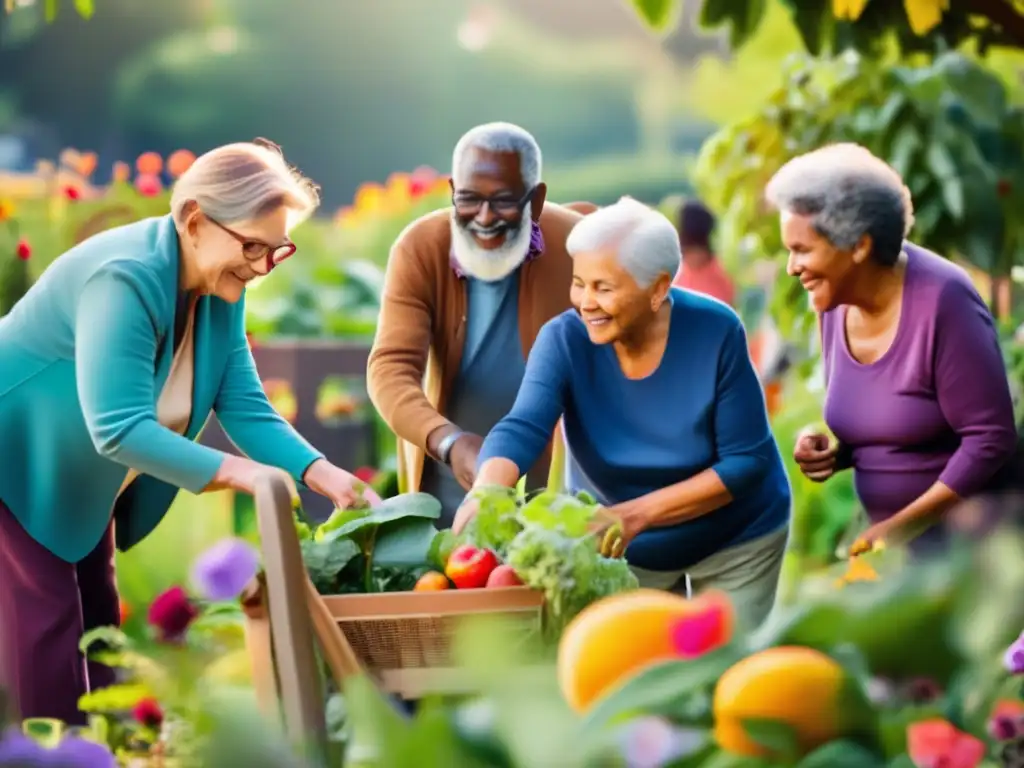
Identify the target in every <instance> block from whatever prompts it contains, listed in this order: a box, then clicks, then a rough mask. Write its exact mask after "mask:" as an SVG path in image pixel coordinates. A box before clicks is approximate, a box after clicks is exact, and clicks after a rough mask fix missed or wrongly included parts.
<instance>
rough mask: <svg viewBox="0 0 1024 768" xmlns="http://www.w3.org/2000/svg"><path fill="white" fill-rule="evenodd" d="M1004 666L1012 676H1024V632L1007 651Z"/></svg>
mask: <svg viewBox="0 0 1024 768" xmlns="http://www.w3.org/2000/svg"><path fill="white" fill-rule="evenodd" d="M1003 665H1004V666H1005V667H1006V670H1007V672H1009V673H1010V674H1011V675H1024V632H1021V633H1020V637H1018V638H1017V639H1016V640H1014V641H1013V643H1011V645H1010V647H1009V648H1007V649H1006V654H1005V655H1004V656H1003Z"/></svg>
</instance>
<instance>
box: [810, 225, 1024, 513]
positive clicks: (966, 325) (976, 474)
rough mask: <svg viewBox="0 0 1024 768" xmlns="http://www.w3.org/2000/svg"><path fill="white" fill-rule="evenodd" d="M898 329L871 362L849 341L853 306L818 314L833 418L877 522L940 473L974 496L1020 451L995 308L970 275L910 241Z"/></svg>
mask: <svg viewBox="0 0 1024 768" xmlns="http://www.w3.org/2000/svg"><path fill="white" fill-rule="evenodd" d="M904 250H905V251H906V254H907V267H906V270H907V271H906V275H905V280H904V286H903V305H902V309H901V312H900V319H899V327H898V328H897V330H896V336H895V338H894V340H893V342H892V345H891V346H890V348H889V350H888V351H887V352H886V353H885V354H884V355H882V357H881V358H879V359H878V360H877V361H875V362H874V363H870V364H863V363H860V362H857V361H856V360H855V359H854V358H853V356H852V355H851V354H850V351H849V347H848V345H847V343H846V332H845V327H846V322H845V321H846V307H845V306H839V307H837V308H835V309H833V310H830V311H828V312H825V313H824V314H823V315H822V327H821V330H822V354H823V357H824V363H825V377H826V382H827V393H826V397H825V421H826V423H827V424H828V426H829V429H831V430H832V432H833V434H835V436H836V438H838V440H839V441H840V443H841V445H842V446H843V452H844V453H845V454H846V455H847V456H848V457H849V460H850V461H851V463H852V466H853V470H854V483H855V486H856V489H857V495H858V496H859V498H860V501H861V504H862V505H863V506H864V508H865V510H866V511H867V512H868V514H869V515H870V516H871V518H872V519H873V520H876V521H877V520H879V519H884V518H886V517H889V516H890V515H892V514H894V513H896V512H898V511H900V510H901V509H903V508H904V507H905V506H907V505H908V504H909V503H911V502H912V501H914V499H916V498H917V497H918V496H920V495H921V494H922V493H924V492H925V491H926V490H928V488H930V487H931V486H932V485H933V484H934V483H935V482H936V481H941V482H942V483H944V484H945V485H947V486H948V487H949V488H950V489H952V490H953V491H954V492H955V493H956V494H957V495H958V496H960V497H962V498H966V497H969V496H973V495H975V494H977V493H980V492H982V491H985V490H987V489H988V487H989V486H990V484H991V483H992V481H993V479H994V478H995V477H996V475H997V473H998V472H999V471H1000V470H1001V469H1002V468H1003V466H1004V465H1005V464H1006V463H1007V462H1008V460H1009V459H1010V457H1011V456H1012V455H1013V453H1014V451H1015V448H1016V443H1017V433H1016V428H1015V425H1014V417H1013V403H1012V401H1011V398H1010V389H1009V383H1008V381H1007V376H1006V369H1005V366H1004V364H1003V358H1002V354H1001V352H1000V349H999V340H998V336H997V333H996V329H995V325H994V323H993V320H992V315H991V313H990V312H989V310H988V307H987V306H986V305H985V302H984V301H983V300H982V299H981V297H980V296H979V295H978V292H977V291H976V290H975V288H974V286H973V285H972V284H971V281H970V278H968V276H967V274H966V272H964V271H963V270H962V269H961V268H960V267H958V266H956V265H955V264H952V263H950V262H949V261H947V260H945V259H943V258H942V257H941V256H938V255H937V254H935V253H932V252H931V251H928V250H925V249H924V248H920V247H917V246H915V245H912V244H909V243H908V244H906V245H905V248H904Z"/></svg>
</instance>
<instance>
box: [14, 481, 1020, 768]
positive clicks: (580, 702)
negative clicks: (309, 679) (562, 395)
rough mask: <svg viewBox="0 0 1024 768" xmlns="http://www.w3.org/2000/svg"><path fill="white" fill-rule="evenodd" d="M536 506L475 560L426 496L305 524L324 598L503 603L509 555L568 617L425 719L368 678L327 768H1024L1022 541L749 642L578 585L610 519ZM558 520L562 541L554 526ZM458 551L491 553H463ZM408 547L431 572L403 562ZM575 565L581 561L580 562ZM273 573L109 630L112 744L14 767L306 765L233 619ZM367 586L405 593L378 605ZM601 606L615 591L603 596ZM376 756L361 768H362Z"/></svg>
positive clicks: (928, 570) (501, 657) (481, 527)
mask: <svg viewBox="0 0 1024 768" xmlns="http://www.w3.org/2000/svg"><path fill="white" fill-rule="evenodd" d="M541 498H542V497H540V496H539V497H537V499H541ZM537 499H533V500H531V501H527V502H525V503H523V502H521V501H517V500H516V499H515V498H514V497H511V496H508V495H504V494H498V493H493V494H488V495H485V496H484V498H483V499H481V501H482V502H483V504H482V511H481V515H480V517H479V522H478V523H476V524H475V525H474V526H473V527H474V530H473V531H470V532H469V534H468V535H467V537H466V540H465V541H462V542H458V541H455V540H454V539H453V538H452V537H451V536H450V534H446V533H444V532H442V533H436V532H435V533H433V534H432V535H429V536H428V535H427V534H428V533H429V532H428V531H427V528H426V526H428V525H430V523H431V520H432V519H433V517H434V514H433V511H432V510H433V505H431V504H429V501H428V500H427V499H423V498H422V497H419V496H415V497H397V498H396V499H395V500H393V501H392V504H391V505H390V506H389V507H387V508H386V509H387V512H384V511H377V512H374V511H372V510H365V509H357V510H347V511H344V512H341V513H339V514H338V515H337V516H336V517H335V519H334V520H333V522H331V523H330V524H326V523H325V524H324V525H323V526H321V527H320V528H319V529H310V530H308V531H307V530H305V529H303V527H302V525H301V524H300V525H299V529H300V531H302V533H303V536H304V538H303V544H302V548H303V550H304V554H305V557H306V558H307V563H308V564H309V570H310V574H311V575H312V576H313V577H314V578H315V579H316V580H317V581H318V582H319V584H320V586H321V588H322V589H323V591H325V592H339V591H343V590H345V591H347V592H348V593H349V595H350V596H351V597H353V598H358V599H363V598H372V597H374V596H382V597H385V598H400V597H401V596H402V595H403V592H402V591H398V592H396V591H394V590H395V589H397V588H403V589H404V590H409V588H410V586H412V590H411V591H405V592H404V594H405V595H412V596H415V595H417V594H420V595H421V596H423V597H425V598H429V597H435V598H436V597H437V596H438V595H441V594H444V595H445V596H448V597H451V598H456V597H458V596H459V595H460V594H464V595H466V596H474V595H486V594H487V592H488V589H487V587H486V586H484V587H482V588H481V587H477V586H476V585H478V584H480V583H481V582H482V583H484V584H486V579H485V578H484V576H483V573H484V572H485V571H489V573H488V577H489V576H490V573H494V572H496V568H497V566H495V562H497V561H498V560H499V559H500V560H505V561H506V562H507V563H509V564H512V566H513V568H512V570H514V571H515V572H516V574H517V576H518V577H522V580H523V581H524V582H526V583H527V584H537V585H539V584H540V581H541V576H540V574H542V573H543V574H546V575H545V576H544V577H543V581H544V584H545V585H546V588H545V597H546V604H547V606H548V607H549V608H550V607H552V606H553V605H554V604H555V603H556V601H559V600H560V601H561V605H562V611H563V612H562V613H561V614H560V616H561V618H562V619H563V621H561V622H556V626H558V630H559V631H557V632H556V633H554V634H555V635H556V636H557V640H558V642H557V659H555V658H553V657H552V655H551V652H550V649H551V646H547V647H545V646H543V645H532V644H525V645H523V644H516V643H514V642H510V636H509V634H508V625H507V624H506V623H504V622H498V623H496V624H493V625H492V624H487V623H485V624H472V625H466V626H464V627H463V628H461V629H460V631H459V635H458V637H457V642H456V645H455V648H454V649H453V651H452V653H453V654H454V655H455V657H456V658H457V659H458V661H459V663H460V665H461V667H462V668H463V669H464V670H466V672H467V673H469V674H470V675H471V676H472V678H473V681H474V688H475V689H476V690H475V692H472V693H471V695H468V696H467V695H464V694H463V695H459V696H455V697H447V698H444V699H431V700H429V701H424V702H421V705H420V707H419V709H418V711H417V713H416V714H415V716H413V717H407V716H403V715H402V714H401V713H400V712H398V711H396V709H395V708H394V707H393V706H392V704H391V703H390V702H389V701H388V699H387V698H386V696H385V695H384V694H383V693H382V691H381V689H380V688H379V687H378V686H377V685H376V684H373V683H372V682H371V678H370V677H368V676H356V677H352V678H349V679H348V680H347V681H346V685H345V696H344V699H342V698H341V697H340V696H338V695H337V694H333V695H332V696H331V698H330V700H329V703H328V706H327V714H328V720H329V721H330V727H329V734H330V736H331V742H330V743H331V744H332V752H331V756H330V758H329V760H328V763H327V764H328V765H337V766H340V765H342V764H343V763H342V760H343V757H342V753H343V752H346V751H347V754H348V760H349V761H348V762H347V763H345V764H346V765H353V764H358V765H366V766H382V767H383V766H404V765H416V766H424V767H425V768H434V767H435V766H436V768H449V767H450V766H452V765H468V766H469V765H471V766H494V767H495V768H498V767H501V768H506V767H507V768H520V767H522V768H532V767H533V766H540V765H552V766H579V767H580V768H584V767H586V768H589V767H590V766H594V768H599V767H602V766H617V765H622V766H637V767H640V766H651V767H652V768H654V767H656V766H666V767H685V766H707V767H708V768H732V767H737V768H741V767H743V766H751V767H753V768H783V766H797V767H798V768H818V767H822V768H911V767H912V766H918V768H925V767H926V766H949V768H992V767H994V766H1016V765H1020V764H1021V761H1020V759H1019V755H1020V752H1021V746H1022V745H1024V635H1021V634H1020V632H1019V628H1020V627H1021V626H1022V625H1024V605H1022V603H1021V601H1020V600H1019V595H1020V594H1021V590H1022V589H1024V538H1022V537H1021V535H1020V533H1019V531H1018V532H999V533H997V534H995V535H993V536H992V537H990V538H989V539H988V540H986V541H985V542H984V543H983V544H981V545H980V546H979V547H978V548H976V549H974V550H973V551H956V552H954V553H953V555H952V556H950V557H947V558H945V559H944V560H943V561H941V562H932V563H924V564H918V565H913V566H911V565H908V564H906V563H905V561H904V557H903V553H901V552H899V551H896V550H885V549H879V550H875V551H871V552H867V553H864V554H862V555H859V556H858V557H856V558H855V559H854V560H852V561H851V562H850V563H848V564H847V565H844V566H842V567H840V568H839V569H838V570H837V571H836V572H834V573H832V572H828V573H824V574H821V575H819V576H818V577H814V578H808V579H806V580H805V581H804V583H803V584H802V585H801V589H800V593H799V601H798V603H797V605H796V607H793V608H790V609H784V610H781V611H779V612H778V613H777V615H775V616H774V617H773V618H772V619H770V620H769V622H768V624H767V625H766V626H764V627H762V628H761V630H760V631H759V632H757V633H755V634H754V635H750V636H745V635H741V634H739V633H737V632H736V631H735V627H734V621H733V615H732V608H731V605H730V603H729V600H728V599H727V598H726V597H724V596H723V595H720V594H715V593H707V594H705V595H703V596H701V597H698V598H697V599H694V600H690V601H687V600H684V599H682V598H679V597H677V596H674V595H669V594H666V593H662V592H653V591H650V590H632V589H626V590H625V591H622V590H621V589H620V588H621V587H622V586H623V584H622V583H621V582H620V583H618V586H617V587H614V588H612V587H609V586H608V583H606V585H605V587H604V588H603V589H602V588H601V587H599V586H597V584H598V583H599V582H598V580H595V579H590V580H589V581H588V582H587V583H586V584H585V585H580V584H578V583H577V582H576V581H575V580H574V579H572V578H571V573H572V572H573V569H574V568H577V569H580V570H577V571H575V573H576V574H577V575H580V574H582V573H584V570H583V566H582V565H581V563H584V562H590V563H591V564H593V563H595V562H600V561H599V560H597V559H596V558H597V555H596V546H594V543H593V541H592V540H591V543H590V548H589V549H587V550H586V554H585V555H584V554H583V552H584V548H583V542H584V541H586V539H587V537H586V536H585V534H581V535H573V534H576V533H578V532H579V531H580V528H576V527H574V526H576V525H577V523H579V524H581V525H582V524H583V521H585V520H588V519H589V517H588V516H587V512H586V510H587V508H588V507H589V505H588V504H587V503H586V502H585V501H578V500H573V499H571V497H558V496H553V495H548V496H546V497H545V498H544V499H543V500H542V501H537ZM559 506H561V509H558V515H559V520H560V522H562V523H564V525H563V526H562V527H559V526H557V525H556V526H555V527H552V526H551V522H552V519H553V517H554V516H555V513H556V509H557V508H558V507H559ZM565 526H568V527H565ZM320 531H323V533H321V532H320ZM417 531H419V533H417ZM413 541H416V542H418V543H417V544H416V545H415V546H413V545H412V544H411V543H410V542H413ZM556 542H558V543H557V544H556ZM458 546H470V547H473V548H474V549H473V550H466V551H465V552H464V555H461V556H455V557H454V558H453V557H451V556H449V557H447V558H445V557H444V555H443V554H442V553H443V552H445V551H447V550H448V549H449V548H451V547H458ZM406 547H408V549H407V550H406V551H408V552H412V551H413V549H415V550H416V551H417V552H420V553H421V554H420V555H419V556H417V557H413V556H412V555H411V554H410V555H408V556H405V557H401V558H397V559H390V558H393V557H395V556H394V555H393V554H389V553H396V552H401V551H402V550H403V549H404V548H406ZM424 547H425V548H426V549H424ZM563 547H571V548H572V549H573V550H575V551H577V556H576V557H575V558H574V557H566V550H564V549H563ZM485 550H489V551H491V552H493V553H494V554H493V556H488V555H486V554H482V553H483V552H484V551H485ZM424 552H425V553H426V554H425V556H426V557H427V558H428V559H430V558H437V560H436V561H434V562H436V565H435V566H434V567H433V568H431V566H430V565H429V564H424V563H423V562H422V561H421V562H420V563H419V565H417V566H415V567H413V566H408V565H405V566H399V565H398V562H399V561H401V562H405V563H409V562H412V561H414V560H419V558H421V557H423V556H424V555H423V554H422V553H424ZM528 552H534V553H535V555H533V556H529V557H527V556H525V555H526V553H528ZM517 553H518V554H517ZM342 555H344V557H342ZM382 555H384V557H382ZM342 560H346V562H345V563H341V561H342ZM442 561H444V562H445V564H446V566H447V567H446V568H444V569H443V570H444V571H445V575H444V576H443V577H442V576H441V573H442V569H441V568H440V563H441V562H442ZM574 562H575V563H576V564H575V565H572V563H574ZM257 567H258V563H257V557H256V553H255V552H254V551H253V550H252V549H251V548H250V547H248V546H246V545H244V544H242V543H241V542H237V541H235V540H228V541H226V542H222V543H221V544H220V545H218V546H217V547H215V548H214V549H212V550H211V551H210V552H208V553H206V554H205V555H204V556H203V557H202V558H200V561H199V562H198V563H197V564H196V566H195V567H194V568H193V578H192V581H193V583H194V586H195V593H191V592H189V591H187V590H185V589H183V588H181V587H176V588H174V589H172V590H170V591H168V592H167V593H165V594H164V595H162V596H161V597H160V598H159V599H158V600H156V601H155V602H154V604H153V605H152V606H151V608H150V610H149V612H148V617H147V618H148V622H149V626H150V628H151V631H152V642H149V643H146V642H143V641H141V640H138V639H136V640H131V639H129V638H127V637H125V636H124V635H123V634H121V633H120V632H118V631H115V630H99V631H96V632H93V633H91V636H90V637H88V638H86V639H85V640H84V641H83V644H84V645H87V646H88V645H96V644H99V643H102V644H103V645H102V650H95V651H94V652H93V656H94V657H95V658H98V659H102V660H104V661H106V662H107V663H111V664H115V665H116V666H119V667H121V668H122V669H123V670H124V674H123V678H122V680H121V681H120V683H119V684H118V685H117V686H115V687H113V688H110V689H106V690H102V691H98V692H95V693H93V694H90V695H89V696H88V697H86V699H84V700H83V706H84V707H85V708H87V709H88V710H90V711H91V712H92V713H93V715H92V722H91V725H90V727H89V728H87V729H77V730H70V731H67V730H64V731H62V729H61V726H60V724H59V723H49V722H39V721H35V722H28V723H26V724H25V725H24V729H23V730H24V732H25V733H26V734H27V737H26V738H21V737H17V736H16V735H14V733H13V732H10V733H9V734H8V735H7V736H6V737H5V738H4V739H3V740H2V741H0V766H5V767H6V766H11V765H12V764H15V763H12V762H11V760H12V759H13V758H12V755H14V754H21V755H25V754H29V753H33V754H36V756H37V757H38V754H39V753H40V750H44V749H45V750H46V752H45V754H46V756H47V757H48V758H50V759H51V762H47V763H46V764H47V765H53V764H58V765H59V764H60V763H59V762H56V763H55V762H53V761H55V760H56V758H57V757H58V756H63V757H66V758H67V759H68V760H69V761H70V762H67V763H66V765H67V766H69V768H72V767H74V766H80V767H81V768H87V767H89V766H107V765H114V763H113V762H112V761H113V760H114V759H115V758H114V757H113V755H114V754H117V755H118V757H119V759H120V760H121V761H122V764H131V763H130V762H129V761H130V760H132V759H140V758H141V757H142V756H143V755H145V756H146V759H147V760H149V761H150V762H149V763H148V764H149V765H157V764H163V765H182V766H184V765H204V766H205V765H208V766H222V765H227V764H228V763H227V762H225V760H226V759H228V756H230V759H231V760H237V759H243V758H244V762H240V763H231V764H245V765H247V766H254V768H261V766H268V768H269V766H276V765H284V764H288V765H303V764H304V763H301V762H300V761H298V758H295V757H292V758H285V755H286V753H287V751H288V748H287V747H286V746H285V744H286V741H285V739H284V737H283V736H282V735H281V733H280V730H279V729H277V728H276V727H275V726H274V725H273V724H272V723H270V722H268V721H267V720H265V719H261V716H260V715H259V713H258V709H257V707H256V704H255V701H254V696H253V693H252V689H251V679H250V674H249V657H248V655H247V654H246V651H245V650H244V648H243V647H242V640H241V627H242V619H241V613H240V611H239V609H238V606H237V604H235V603H234V601H233V600H225V598H228V597H231V596H234V595H237V594H238V593H239V592H240V591H241V590H242V587H243V585H245V584H247V583H250V580H251V577H252V576H253V575H254V573H255V572H256V569H257ZM609 567H610V566H609ZM474 569H475V572H474ZM429 572H433V574H434V575H433V576H432V578H431V579H425V578H424V574H425V573H429ZM441 578H445V579H449V580H450V581H456V582H461V583H462V585H463V589H461V590H460V589H459V588H458V587H457V586H456V587H455V588H453V587H452V584H451V583H444V582H442V581H441ZM416 583H419V584H420V585H421V586H420V590H422V591H421V592H420V593H417V592H416V591H415V584H416ZM428 586H429V587H430V589H428ZM580 586H582V587H583V588H584V590H583V592H578V589H579V587H580ZM626 586H628V585H626ZM438 587H442V589H440V590H438ZM367 589H371V590H381V589H382V590H391V591H390V592H387V591H385V592H384V593H380V592H378V593H376V595H366V594H359V593H365V592H366V591H367ZM506 589H507V588H506ZM596 592H603V593H604V595H605V596H604V597H599V598H597V599H590V597H589V596H592V595H594V594H595V593H596ZM584 593H585V594H586V595H587V596H585V594H584ZM496 594H497V593H496ZM194 595H198V596H199V597H196V596H194ZM330 599H333V600H344V599H345V598H344V597H340V598H339V597H334V598H330ZM556 617H557V615H556ZM551 639H552V640H554V639H556V637H552V638H551ZM96 745H106V746H102V747H98V746H96ZM356 756H359V757H358V759H359V761H361V762H358V763H353V762H352V761H353V759H355V758H356ZM104 760H105V761H106V762H104ZM410 760H411V761H412V762H409V761H410ZM5 761H6V762H5ZM159 761H164V762H162V763H161V762H159ZM171 761H177V762H171ZM286 761H287V762H286ZM29 764H32V763H29ZM19 765H20V764H19Z"/></svg>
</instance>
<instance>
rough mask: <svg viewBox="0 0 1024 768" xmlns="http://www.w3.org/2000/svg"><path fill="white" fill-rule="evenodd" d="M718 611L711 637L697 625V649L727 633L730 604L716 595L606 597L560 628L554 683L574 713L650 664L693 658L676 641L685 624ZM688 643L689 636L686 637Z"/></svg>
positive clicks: (647, 592)
mask: <svg viewBox="0 0 1024 768" xmlns="http://www.w3.org/2000/svg"><path fill="white" fill-rule="evenodd" d="M715 612H719V613H721V616H719V617H717V618H718V621H717V623H716V624H715V626H714V627H713V628H712V632H711V635H708V634H707V632H706V629H707V628H706V627H701V628H700V630H698V631H699V633H700V634H701V637H700V638H699V646H700V648H702V649H703V650H704V651H706V650H711V649H712V648H714V647H717V646H719V645H721V644H723V643H724V642H726V641H728V639H729V637H730V636H731V633H732V606H731V604H730V603H729V600H728V598H727V597H726V596H725V595H724V594H722V593H720V592H708V593H705V594H703V595H701V596H699V597H697V598H696V599H694V600H687V599H686V598H685V597H680V596H679V595H675V594H672V593H671V592H663V591H661V590H655V589H637V590H633V591H631V592H623V593H621V594H618V595H612V596H611V597H606V598H604V599H602V600H598V601H597V602H595V603H592V604H591V605H589V606H587V607H586V608H585V609H583V611H581V612H580V613H579V615H577V616H576V617H575V618H574V619H573V620H572V621H571V622H570V623H569V626H568V627H566V629H565V632H564V633H563V634H562V638H561V641H560V642H559V645H558V682H559V686H560V687H561V689H562V694H563V695H564V696H565V698H566V701H568V703H569V706H571V707H572V708H573V709H574V710H576V711H577V712H585V711H586V710H588V709H590V707H591V706H593V704H594V703H595V702H596V701H597V700H598V699H600V698H601V697H602V696H604V695H605V694H606V693H608V692H609V691H611V690H612V689H614V688H617V687H618V686H619V685H621V684H623V683H625V682H626V681H627V680H628V679H629V678H631V677H633V676H634V675H635V674H636V673H637V672H639V671H640V670H642V669H644V668H645V667H648V666H650V665H652V664H657V663H659V662H663V661H668V660H670V659H677V658H690V657H692V656H695V655H699V654H698V653H695V652H694V647H693V643H692V642H686V643H682V645H683V646H685V647H683V648H681V647H680V645H681V644H680V631H682V632H683V633H684V634H685V633H686V629H687V626H686V622H688V621H690V620H692V619H698V618H703V617H704V616H706V615H709V614H712V613H715ZM688 639H691V638H688Z"/></svg>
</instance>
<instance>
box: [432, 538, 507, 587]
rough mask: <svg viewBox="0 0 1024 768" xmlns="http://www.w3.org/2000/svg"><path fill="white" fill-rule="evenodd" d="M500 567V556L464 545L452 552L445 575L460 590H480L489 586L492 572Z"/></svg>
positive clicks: (487, 550) (486, 550)
mask: <svg viewBox="0 0 1024 768" xmlns="http://www.w3.org/2000/svg"><path fill="white" fill-rule="evenodd" d="M497 567H498V556H497V555H495V554H494V553H493V552H491V550H489V549H480V548H478V547H474V546H473V545H472V544H463V545H462V546H460V547H456V548H455V549H454V550H452V553H451V555H450V556H449V557H448V564H447V565H446V566H445V568H444V573H445V575H446V576H447V577H448V578H449V579H451V581H452V583H453V584H454V585H455V586H456V587H458V588H459V589H478V588H480V587H483V586H486V585H487V579H488V578H489V577H490V575H491V571H493V570H494V569H495V568H497Z"/></svg>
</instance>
